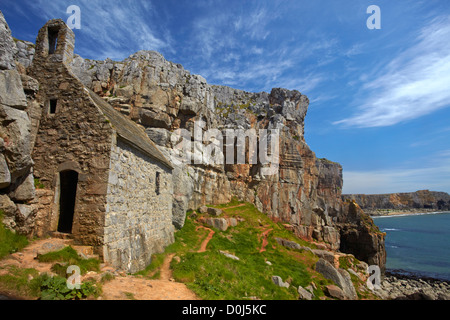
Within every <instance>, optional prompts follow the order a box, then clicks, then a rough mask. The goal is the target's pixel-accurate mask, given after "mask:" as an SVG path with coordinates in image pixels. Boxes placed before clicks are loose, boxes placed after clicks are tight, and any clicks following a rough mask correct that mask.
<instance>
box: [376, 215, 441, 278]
mask: <svg viewBox="0 0 450 320" xmlns="http://www.w3.org/2000/svg"><path fill="white" fill-rule="evenodd" d="M372 218H373V221H374V222H375V224H376V225H377V226H378V227H379V229H380V230H381V231H382V232H386V239H385V246H386V254H387V258H386V271H389V272H391V273H394V274H402V275H405V276H413V277H422V278H434V279H439V280H444V281H450V212H439V213H436V212H435V213H415V214H409V215H396V216H380V217H372Z"/></svg>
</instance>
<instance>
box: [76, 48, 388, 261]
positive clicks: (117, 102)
mask: <svg viewBox="0 0 450 320" xmlns="http://www.w3.org/2000/svg"><path fill="white" fill-rule="evenodd" d="M72 71H73V72H74V73H75V75H77V77H78V78H79V79H81V81H82V82H83V83H84V84H85V85H86V86H88V87H90V88H91V89H92V90H93V91H95V92H96V93H97V94H99V95H100V96H102V97H103V98H104V99H105V100H106V101H108V102H109V103H110V104H111V105H113V106H114V107H115V109H116V110H118V111H119V112H121V113H122V114H124V115H126V116H128V117H130V118H131V119H132V120H133V121H135V122H136V123H137V124H138V125H141V126H143V127H144V129H145V130H146V132H147V134H148V136H149V137H150V138H151V139H152V140H153V141H154V142H155V143H157V144H158V145H159V146H160V148H161V150H162V151H163V153H164V154H165V155H166V156H167V157H168V158H170V159H171V161H172V163H174V164H175V169H174V171H173V176H174V178H173V179H174V183H173V185H174V195H173V200H174V202H173V223H174V225H175V226H176V227H177V228H181V227H182V226H183V224H184V218H185V212H186V210H188V209H192V210H195V209H197V208H199V207H200V206H202V205H205V204H212V205H215V204H222V203H226V202H229V201H230V200H231V198H232V197H236V198H238V199H239V200H242V201H248V202H251V203H253V204H255V206H256V207H257V208H258V209H259V210H260V211H262V212H266V213H267V214H268V215H269V216H271V217H272V218H273V219H274V220H279V221H284V222H285V223H287V224H289V225H290V226H291V228H292V230H293V231H294V232H295V233H296V235H297V236H299V237H301V238H304V239H307V240H316V241H321V242H324V243H326V244H327V245H328V247H329V248H330V249H334V250H338V249H340V248H345V249H346V250H347V252H349V253H352V252H351V251H352V250H353V249H354V247H353V246H350V245H346V244H345V243H344V244H342V234H343V232H344V233H345V231H342V230H344V229H345V230H347V229H348V227H349V226H350V225H352V224H353V229H354V230H358V237H357V238H358V239H363V238H364V237H366V238H367V241H366V243H365V244H364V245H362V246H361V245H360V246H358V250H359V249H361V250H363V248H369V247H370V245H371V244H372V245H373V246H374V247H373V248H372V247H370V250H369V251H370V253H369V254H368V255H367V257H370V258H369V259H368V260H370V261H375V260H377V261H379V262H382V261H383V259H378V258H372V256H373V255H376V254H378V253H377V252H378V251H379V250H381V251H383V252H384V238H383V237H382V236H375V235H372V234H368V232H369V231H368V230H366V229H361V228H359V227H358V226H357V223H358V222H357V217H356V218H355V219H356V220H355V219H354V220H351V221H350V220H348V219H345V218H340V217H342V216H345V217H347V216H348V215H349V214H348V212H346V210H349V207H348V206H346V205H345V204H344V203H343V202H342V200H341V189H342V185H343V181H342V167H341V166H340V165H339V164H337V163H334V162H332V161H329V160H327V159H318V158H317V157H316V156H315V154H314V152H312V151H311V149H310V148H309V146H308V145H307V143H306V141H305V138H304V120H305V116H306V114H307V109H308V105H309V100H308V98H307V97H306V96H305V95H303V94H301V93H300V92H298V91H295V90H294V91H290V90H286V89H281V88H275V89H273V90H272V91H271V92H270V93H266V92H260V93H250V92H245V91H242V90H237V89H233V88H229V87H225V86H213V85H209V84H208V83H207V82H206V80H205V79H204V78H203V77H201V76H198V75H193V74H191V73H190V72H189V71H187V70H185V69H184V68H183V67H182V66H181V65H179V64H175V63H173V62H170V61H167V60H165V59H164V57H163V56H162V55H161V54H159V53H157V52H154V51H139V52H137V53H135V54H133V55H131V56H130V57H129V58H127V59H125V60H124V61H121V62H115V61H112V60H109V59H107V60H105V61H93V60H84V59H82V58H81V57H79V56H75V58H74V60H73V62H72ZM199 123H201V126H202V127H201V129H200V130H199V132H200V137H203V140H202V139H200V141H197V142H196V143H192V144H191V145H189V148H188V149H187V150H183V151H184V152H185V155H188V156H189V157H191V161H190V162H183V161H179V160H180V159H179V157H178V156H179V150H178V149H179V146H180V141H182V140H181V137H180V134H179V132H180V131H182V132H184V133H187V134H189V135H190V138H189V142H190V141H191V138H192V137H195V134H196V130H195V129H196V124H197V125H198V124H199ZM227 129H232V130H234V133H236V132H238V134H237V136H239V135H242V136H243V135H245V134H246V133H247V134H248V133H249V132H250V131H251V130H254V132H256V135H257V138H258V139H261V138H262V136H261V134H260V131H259V130H267V133H268V134H269V139H268V141H270V139H271V138H270V137H271V136H270V134H271V132H275V130H278V132H279V159H277V160H279V161H278V163H279V165H278V166H277V167H276V168H275V171H274V172H273V174H270V175H267V174H264V172H267V171H265V170H266V169H267V168H268V166H269V165H267V164H262V163H261V162H260V161H258V162H250V160H249V155H251V154H254V153H251V150H250V147H249V146H248V145H247V146H246V149H245V155H246V157H247V158H246V159H245V160H246V161H245V162H241V164H237V163H236V161H234V162H232V163H230V164H228V163H224V162H222V163H220V162H219V163H217V162H213V163H211V162H206V161H202V159H203V160H204V159H205V158H204V155H205V151H206V150H207V147H208V146H210V145H211V143H216V142H217V141H218V140H219V139H216V140H214V139H209V138H211V137H209V138H205V136H204V135H203V134H204V133H209V132H211V130H216V131H215V132H216V133H217V132H218V133H219V134H220V135H221V138H223V139H222V140H221V141H220V142H221V143H223V145H222V147H223V150H225V149H226V148H227V146H232V144H234V149H235V151H236V152H237V151H238V147H240V146H241V145H239V141H238V139H237V137H233V138H232V139H231V137H230V136H229V131H227ZM236 130H240V131H236ZM197 134H198V131H197ZM214 138H216V137H214ZM228 138H230V139H229V140H228ZM218 145H220V143H219V144H218ZM268 155H269V154H268ZM202 156H203V158H202ZM199 159H200V161H197V160H199ZM258 159H259V160H260V158H258ZM235 160H236V159H235ZM355 223H356V224H355ZM358 228H359V229H358ZM376 237H379V238H376ZM375 238H376V239H377V240H374V239H375ZM345 239H350V237H347V238H345ZM359 247H361V248H359ZM374 252H375V253H374ZM381 255H384V253H381ZM359 257H362V255H359Z"/></svg>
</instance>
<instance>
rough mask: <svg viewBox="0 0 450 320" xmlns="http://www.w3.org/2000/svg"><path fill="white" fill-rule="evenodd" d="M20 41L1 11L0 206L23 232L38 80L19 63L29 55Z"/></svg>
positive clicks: (28, 211)
mask: <svg viewBox="0 0 450 320" xmlns="http://www.w3.org/2000/svg"><path fill="white" fill-rule="evenodd" d="M16 43H17V44H18V45H19V46H17V44H16ZM19 43H20V44H19ZM23 44H24V42H22V41H18V40H15V39H13V38H12V36H11V30H10V29H9V26H8V24H7V23H6V21H5V19H4V17H3V14H2V12H1V11H0V209H1V210H3V212H4V223H5V224H6V225H7V226H8V227H10V228H14V229H16V230H19V231H22V232H25V233H26V231H27V229H28V228H29V222H30V221H31V220H32V216H33V215H35V214H36V211H35V210H34V209H33V208H32V207H31V206H30V205H28V203H27V202H28V201H30V200H33V199H34V197H35V187H34V177H33V160H32V158H31V151H32V149H33V143H34V142H33V141H34V137H35V134H36V130H35V129H34V128H36V126H37V122H38V121H39V120H38V119H39V118H40V106H39V105H38V104H37V103H36V101H35V95H36V93H37V91H38V89H39V83H38V82H37V81H36V80H35V79H33V78H31V77H29V76H27V75H26V74H25V72H26V71H25V66H23V65H22V63H26V61H24V60H23V59H22V57H28V58H30V57H31V56H32V55H25V54H24V53H23V50H25V51H26V50H27V48H28V47H27V46H26V47H23ZM31 52H32V47H30V53H31ZM19 53H20V56H19ZM19 58H20V59H19ZM25 60H26V59H25Z"/></svg>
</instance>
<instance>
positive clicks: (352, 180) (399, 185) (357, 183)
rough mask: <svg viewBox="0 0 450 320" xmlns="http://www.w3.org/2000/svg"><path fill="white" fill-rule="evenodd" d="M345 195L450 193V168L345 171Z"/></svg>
mask: <svg viewBox="0 0 450 320" xmlns="http://www.w3.org/2000/svg"><path fill="white" fill-rule="evenodd" d="M343 176H344V189H343V192H344V193H345V194H354V193H363V194H379V193H395V192H413V191H417V190H422V189H429V190H433V191H444V192H448V193H450V184H449V182H448V181H450V166H441V167H433V168H417V169H404V170H401V169H395V170H394V169H392V170H380V171H365V172H363V171H348V172H345V171H344V174H343Z"/></svg>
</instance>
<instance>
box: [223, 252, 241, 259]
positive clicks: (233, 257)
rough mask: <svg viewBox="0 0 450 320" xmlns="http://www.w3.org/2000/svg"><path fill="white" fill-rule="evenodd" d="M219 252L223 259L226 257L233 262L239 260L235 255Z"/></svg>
mask: <svg viewBox="0 0 450 320" xmlns="http://www.w3.org/2000/svg"><path fill="white" fill-rule="evenodd" d="M219 252H220V253H221V254H223V255H224V256H225V257H227V258H230V259H233V260H237V261H239V260H240V259H239V258H238V257H236V256H235V255H233V254H231V253H228V252H225V251H222V250H219Z"/></svg>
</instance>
